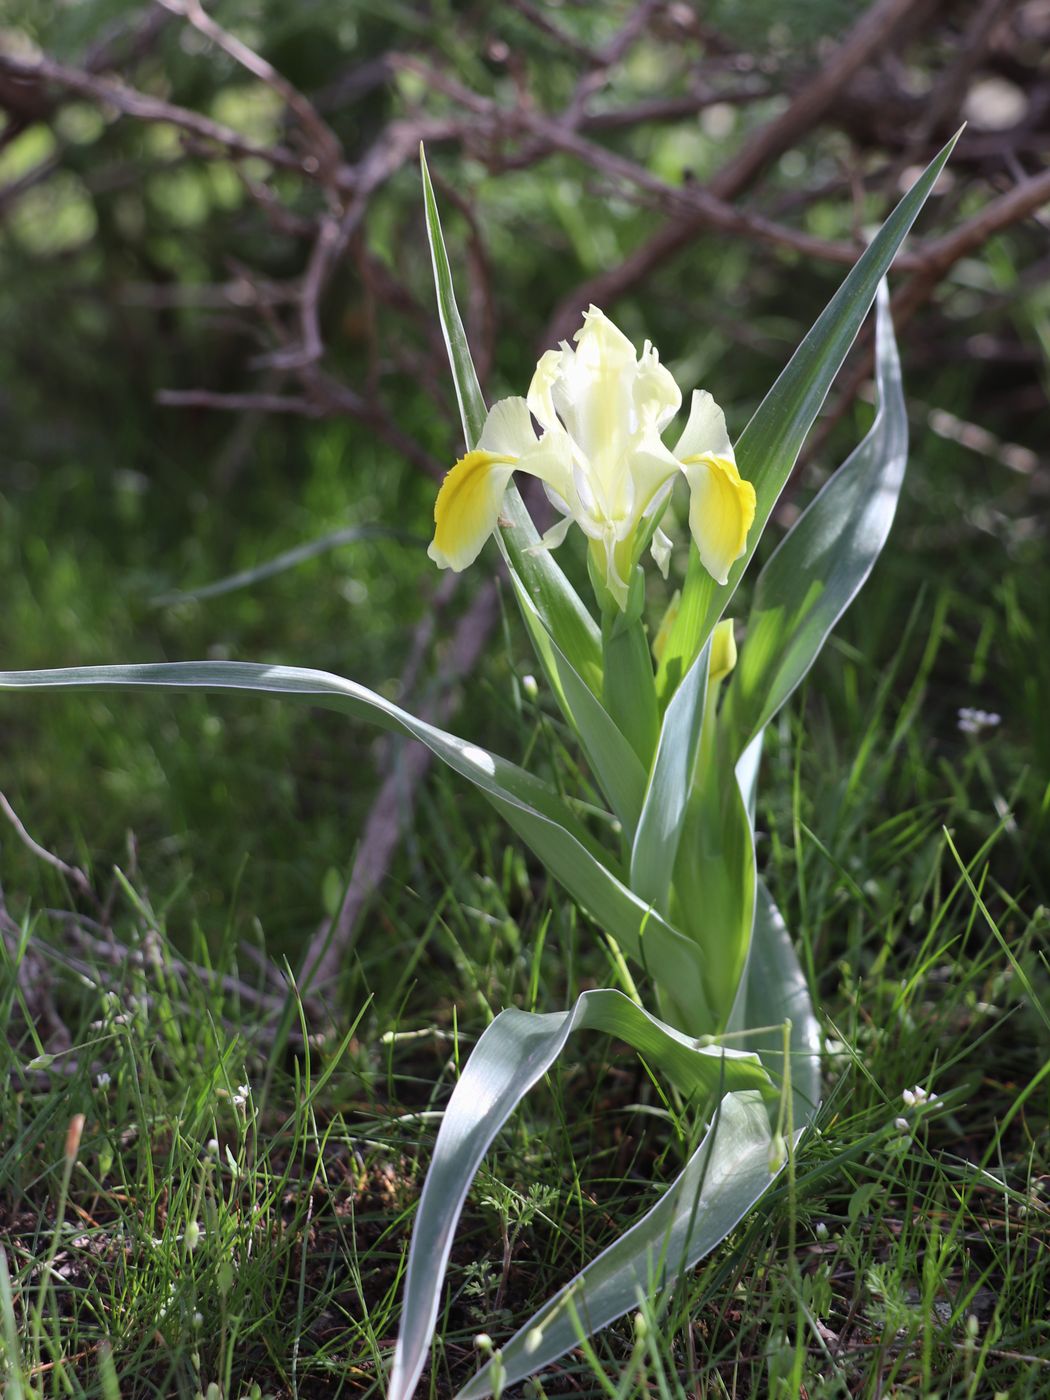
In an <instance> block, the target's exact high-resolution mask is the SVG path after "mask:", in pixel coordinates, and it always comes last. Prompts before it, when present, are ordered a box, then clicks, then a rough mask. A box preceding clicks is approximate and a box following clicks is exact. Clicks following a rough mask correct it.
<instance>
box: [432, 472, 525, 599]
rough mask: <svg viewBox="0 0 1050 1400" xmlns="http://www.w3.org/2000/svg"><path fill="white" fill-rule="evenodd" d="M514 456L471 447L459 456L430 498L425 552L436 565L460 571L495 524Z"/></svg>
mask: <svg viewBox="0 0 1050 1400" xmlns="http://www.w3.org/2000/svg"><path fill="white" fill-rule="evenodd" d="M516 461H517V459H516V458H514V457H503V456H499V455H497V454H496V453H494V452H485V451H483V450H481V449H475V450H474V451H473V452H468V453H467V454H466V456H465V457H461V458H460V459H459V461H458V462H457V463H456V464H455V466H454V467H453V468H452V470H451V471H450V472H449V473H448V475H447V476H446V477H445V479H444V481H443V482H442V483H441V490H440V491H439V492H438V494H437V500H436V501H435V502H434V538H433V540H432V541H431V544H430V548H429V549H428V550H427V553H428V554H429V555H430V557H431V559H433V561H434V563H435V564H437V566H438V568H440V569H452V570H454V572H456V573H457V574H458V573H461V572H462V570H464V569H466V568H468V567H469V566H470V565H471V564H473V562H474V560H475V559H476V558H477V557H478V555H479V554H480V553H481V550H482V548H483V546H484V544H485V541H486V540H487V539H488V537H489V535H491V534H492V532H493V530H494V529H495V528H496V525H497V522H498V521H499V512H500V506H501V505H502V504H503V496H504V493H505V492H506V489H507V482H508V481H509V480H510V476H511V473H512V472H513V470H514V467H515V465H516Z"/></svg>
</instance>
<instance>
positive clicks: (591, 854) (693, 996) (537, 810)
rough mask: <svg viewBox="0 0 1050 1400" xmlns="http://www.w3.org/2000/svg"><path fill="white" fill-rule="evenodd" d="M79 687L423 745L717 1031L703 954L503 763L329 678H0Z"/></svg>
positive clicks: (302, 672) (688, 1014)
mask: <svg viewBox="0 0 1050 1400" xmlns="http://www.w3.org/2000/svg"><path fill="white" fill-rule="evenodd" d="M85 687H87V688H91V689H95V690H99V689H105V690H123V689H134V688H152V689H161V690H178V689H187V688H188V689H192V690H212V691H229V690H240V691H245V690H247V691H261V692H264V693H268V694H277V695H283V696H285V697H287V698H290V699H295V700H299V701H305V702H307V703H309V704H314V705H321V706H325V707H326V708H328V709H335V710H342V711H344V712H348V713H350V714H352V715H355V716H357V717H358V718H361V719H366V720H369V721H370V722H371V723H374V724H379V725H380V726H381V727H383V728H385V729H392V730H395V731H397V732H400V733H402V734H407V735H409V736H410V737H411V738H414V739H418V740H420V742H422V743H424V744H426V746H427V747H428V748H429V749H430V750H431V752H432V753H434V754H436V755H437V757H438V758H440V759H442V760H443V761H444V762H445V763H447V764H448V765H449V767H450V768H452V769H454V770H455V771H456V772H457V773H459V774H461V775H462V776H463V777H464V778H466V779H467V780H468V781H469V782H472V783H473V784H474V785H475V786H476V787H477V788H478V789H479V790H480V791H481V792H483V793H484V794H485V796H486V797H487V798H488V800H489V801H490V802H491V803H492V805H493V806H494V807H495V808H496V810H497V811H498V812H499V813H500V814H501V816H503V818H504V819H505V820H506V822H507V823H508V825H509V826H510V827H512V828H513V830H514V831H516V832H517V833H518V835H519V836H520V837H521V838H522V839H523V840H524V841H525V842H527V844H528V845H530V846H531V847H532V849H533V850H534V851H535V852H536V854H537V855H538V856H539V858H540V860H541V861H542V862H543V864H544V865H545V866H546V868H547V869H548V870H549V871H550V873H551V874H552V875H553V876H554V878H555V879H556V880H558V881H560V883H561V884H563V885H564V886H565V888H566V889H567V890H568V892H569V894H570V895H571V896H572V897H573V899H575V900H576V901H577V902H578V903H579V904H580V905H581V907H582V908H583V909H584V910H586V911H587V913H589V914H590V915H591V916H592V917H593V918H594V919H595V920H596V921H597V922H598V923H599V924H600V925H602V926H603V927H604V928H605V929H606V930H607V931H608V932H609V933H611V934H612V936H613V937H614V938H615V939H616V940H617V942H618V943H619V944H620V946H621V947H622V948H623V950H624V952H626V953H627V955H628V956H629V957H632V958H634V959H635V960H636V961H637V962H638V963H640V964H641V966H642V967H644V968H646V969H647V970H648V971H649V973H650V975H651V976H652V977H654V978H655V979H656V980H657V981H659V982H660V983H662V984H664V985H666V986H667V988H668V989H669V995H670V996H671V998H672V1001H673V1006H674V1011H675V1015H676V1018H678V1019H679V1021H680V1024H681V1025H682V1027H683V1028H684V1029H686V1030H689V1031H691V1032H692V1033H693V1034H696V1035H700V1034H704V1033H705V1032H709V1031H711V1030H713V1029H714V1028H715V1027H714V1024H713V1022H712V1019H711V1013H710V1010H709V1008H708V1004H707V998H706V993H705V989H704V981H703V975H702V963H703V954H702V953H701V951H700V949H699V948H697V946H696V945H695V944H694V943H693V942H692V940H691V939H688V938H686V937H685V935H684V934H682V933H679V932H678V930H677V929H675V928H673V927H672V926H671V925H670V924H669V923H668V922H667V921H666V920H665V919H664V918H662V917H661V915H660V914H658V913H657V912H656V911H655V910H653V909H650V908H648V907H647V906H646V904H645V903H644V902H643V901H642V900H640V899H639V898H638V896H637V895H636V894H634V893H633V892H632V891H631V890H630V889H628V887H627V886H626V885H625V884H624V883H623V881H622V880H620V879H619V878H618V876H617V875H616V874H615V873H614V870H613V869H612V868H611V866H610V864H609V863H608V862H609V860H610V858H609V856H608V855H607V853H606V852H604V851H603V850H602V848H601V846H600V845H599V844H598V843H597V842H596V841H595V840H594V839H593V837H591V835H590V833H589V832H588V831H587V830H586V828H585V827H584V826H583V825H582V824H581V823H580V822H579V821H578V820H577V819H576V817H575V816H574V814H573V813H572V811H571V809H570V808H569V807H568V805H567V804H566V803H565V802H563V801H562V799H561V798H560V797H559V796H558V794H557V793H556V792H555V791H554V790H553V789H552V788H550V787H548V786H547V784H546V783H543V782H541V781H540V779H538V778H536V777H534V776H533V775H532V774H531V773H528V772H526V770H525V769H523V768H519V767H518V766H517V765H516V764H514V763H510V762H508V761H507V759H505V758H500V757H499V756H498V755H497V754H493V753H490V752H489V751H488V750H487V749H483V748H481V747H480V746H479V745H477V744H473V743H470V742H469V741H468V740H465V739H459V738H457V737H456V736H455V735H453V734H448V733H446V732H445V731H444V730H442V729H438V728H436V727H435V726H434V725H432V724H427V723H426V722H425V721H424V720H420V719H417V718H416V717H415V716H414V715H411V714H409V713H408V711H407V710H402V709H401V708H400V707H399V706H397V705H395V704H393V703H392V702H391V701H389V700H386V699H384V698H383V697H382V696H381V695H377V694H375V692H374V691H371V690H368V689H367V688H366V687H365V686H363V685H358V684H357V683H356V682H355V681H350V680H347V679H345V677H342V676H335V675H332V674H331V673H329V672H327V671H315V670H307V669H304V668H302V667H297V666H261V665H256V664H253V663H251V662H246V661H185V662H173V663H159V664H152V665H142V666H83V667H74V668H72V669H68V670H55V671H2V672H0V690H47V689H50V690H74V689H80V688H85Z"/></svg>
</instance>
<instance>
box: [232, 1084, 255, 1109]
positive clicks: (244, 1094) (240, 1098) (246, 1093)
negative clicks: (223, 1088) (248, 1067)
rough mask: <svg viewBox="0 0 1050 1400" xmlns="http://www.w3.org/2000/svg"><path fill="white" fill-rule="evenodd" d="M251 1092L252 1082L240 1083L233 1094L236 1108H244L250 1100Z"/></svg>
mask: <svg viewBox="0 0 1050 1400" xmlns="http://www.w3.org/2000/svg"><path fill="white" fill-rule="evenodd" d="M251 1092H252V1090H251V1085H250V1084H238V1085H237V1092H236V1093H235V1094H233V1096H232V1103H233V1106H234V1108H244V1106H245V1105H246V1104H247V1102H248V1099H249V1097H250V1095H251Z"/></svg>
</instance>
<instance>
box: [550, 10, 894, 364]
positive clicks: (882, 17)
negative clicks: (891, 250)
mask: <svg viewBox="0 0 1050 1400" xmlns="http://www.w3.org/2000/svg"><path fill="white" fill-rule="evenodd" d="M912 9H913V4H912V0H878V2H877V3H876V4H874V5H873V6H871V8H870V9H869V10H866V11H865V13H864V14H863V15H862V16H861V18H860V20H858V22H857V24H855V25H854V27H853V29H851V30H850V32H849V33H848V34H847V35H846V37H845V39H843V41H842V43H841V44H840V45H839V47H838V49H837V50H836V51H835V53H834V54H833V55H832V57H831V58H830V60H829V61H828V62H827V63H826V64H825V65H824V66H823V68H822V70H821V72H820V73H818V74H817V75H816V76H815V77H814V78H812V79H811V81H810V83H809V85H808V86H807V87H805V88H803V89H802V90H801V91H800V92H799V95H798V96H797V97H796V98H795V100H794V101H793V102H792V103H791V104H790V105H789V107H788V108H787V110H786V111H784V112H783V113H781V114H780V116H778V117H775V118H774V119H773V121H772V122H770V123H768V124H767V125H766V126H764V127H762V128H761V129H760V130H759V131H758V132H756V133H755V135H754V136H753V137H752V138H751V139H750V140H749V141H748V142H747V143H746V144H745V146H744V147H743V149H742V150H741V151H740V152H739V153H738V155H737V156H736V157H734V158H733V159H732V160H731V161H729V162H728V163H727V164H726V165H725V166H724V167H723V168H722V170H721V171H719V172H718V173H717V174H716V175H715V176H714V177H713V178H712V180H711V181H710V183H709V185H708V187H707V190H706V192H705V194H706V199H705V201H704V202H703V203H701V201H700V200H699V199H698V200H696V201H695V202H694V203H693V204H692V207H689V206H688V205H684V204H683V205H680V207H679V209H678V210H677V211H675V212H676V214H677V217H675V218H673V219H672V220H670V221H669V222H668V223H667V224H665V225H664V227H663V228H661V229H658V230H657V232H656V233H655V234H654V235H653V237H652V238H651V239H649V240H648V241H647V242H646V243H644V244H643V245H642V246H641V247H639V248H636V249H635V250H634V251H633V252H632V253H630V254H629V255H628V256H627V257H626V258H625V259H624V260H623V262H621V263H620V264H619V265H618V266H617V267H614V268H607V269H605V270H604V271H603V272H601V273H599V274H598V275H597V276H595V277H592V278H589V279H588V280H587V281H585V282H584V283H582V284H581V285H580V286H579V287H577V288H575V289H574V290H573V291H572V292H571V293H570V294H569V295H568V296H567V297H565V298H563V300H562V301H561V302H560V303H559V304H558V306H556V307H555V309H554V312H553V313H552V315H551V317H550V320H549V322H548V326H547V330H546V331H545V332H544V336H543V343H544V344H547V345H551V344H556V343H557V342H558V341H559V340H561V339H562V338H564V336H565V335H566V334H567V333H568V332H569V331H570V330H571V329H572V328H574V327H575V325H576V323H577V322H578V320H579V314H580V312H581V311H582V309H583V308H584V307H585V306H587V305H588V303H590V302H596V303H598V304H599V305H605V306H608V305H609V304H610V303H612V302H614V301H616V300H617V299H618V298H619V297H621V296H623V295H624V294H625V293H626V292H628V291H629V290H630V289H631V288H632V287H635V286H637V285H638V284H639V283H640V282H641V281H643V280H644V279H645V278H646V277H648V276H649V275H650V274H651V273H652V272H654V271H655V270H656V268H658V267H662V266H664V265H665V264H666V263H667V261H668V259H670V258H672V257H674V256H675V255H676V254H678V253H679V252H681V251H682V249H683V248H685V247H687V246H688V245H689V244H690V243H691V242H692V241H693V239H694V238H695V237H696V236H697V234H698V233H699V232H700V231H701V230H702V229H705V228H709V227H718V226H719V225H717V224H715V223H714V220H713V218H712V214H713V212H714V205H715V204H720V205H722V206H723V207H724V208H730V207H731V206H730V205H729V203H728V202H729V201H731V200H733V199H735V198H736V197H737V196H738V195H739V194H741V193H742V192H743V190H745V189H746V188H747V187H748V186H749V185H750V184H752V183H753V181H754V180H755V179H756V178H757V177H758V175H759V174H760V173H761V171H762V170H763V169H765V168H766V166H767V165H769V163H770V162H771V161H773V160H775V159H777V157H778V156H780V155H782V154H783V152H784V151H786V150H788V149H789V148H790V147H791V146H792V145H793V144H794V143H795V142H796V141H797V140H798V139H799V137H800V136H801V135H803V134H804V133H805V132H806V131H808V130H809V129H811V128H812V127H813V126H815V125H816V124H817V123H818V122H819V121H820V119H821V118H822V117H823V116H824V115H825V113H826V112H827V111H828V110H829V109H830V108H831V106H832V105H833V104H834V102H835V100H836V98H837V97H838V95H839V94H840V93H841V92H842V91H843V89H844V88H845V87H846V86H847V84H848V83H849V82H850V80H851V79H852V78H853V77H854V76H855V75H856V73H857V72H858V71H859V70H860V69H861V68H862V67H863V66H864V64H865V63H867V62H868V61H870V59H871V58H872V57H873V56H874V55H875V54H876V53H878V52H879V50H880V49H882V48H883V47H884V46H885V44H886V43H887V42H888V40H889V39H890V37H891V36H892V33H893V30H894V29H895V28H896V26H897V25H898V24H899V23H900V22H901V20H902V19H903V18H904V17H905V16H906V15H907V14H908V12H909V11H910V10H912ZM697 193H699V192H697ZM737 218H738V219H739V220H741V221H742V222H741V223H738V225H737V227H736V228H732V227H730V226H727V225H726V224H725V223H723V224H722V227H723V228H724V229H725V231H726V232H735V233H742V234H745V235H750V234H757V233H758V232H759V230H758V229H756V228H755V227H754V225H753V223H752V222H751V219H752V218H753V216H748V217H747V218H745V217H744V216H742V215H739V214H737ZM763 232H764V234H765V236H766V237H767V238H768V239H769V241H771V242H774V243H778V244H780V245H781V246H787V247H791V246H795V247H796V248H798V251H802V252H806V253H808V254H811V255H813V256H827V251H828V250H827V249H825V250H824V251H823V252H818V251H817V250H816V249H813V248H808V249H807V248H799V247H798V244H797V242H795V241H794V239H793V238H792V237H791V236H790V235H791V234H792V231H791V230H786V229H784V228H783V227H782V226H780V225H765V226H764V228H763ZM821 241H823V240H821ZM857 252H858V250H857V249H855V248H852V247H850V248H848V251H847V256H846V258H845V259H836V260H844V261H850V262H852V261H853V260H854V259H855V258H856V256H857Z"/></svg>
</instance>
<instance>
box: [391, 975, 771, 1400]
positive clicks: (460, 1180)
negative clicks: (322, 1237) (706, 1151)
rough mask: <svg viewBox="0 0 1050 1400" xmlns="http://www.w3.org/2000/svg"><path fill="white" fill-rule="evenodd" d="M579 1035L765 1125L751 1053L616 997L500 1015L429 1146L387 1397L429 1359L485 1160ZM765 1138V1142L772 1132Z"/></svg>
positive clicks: (405, 1388) (398, 1394)
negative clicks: (723, 1094) (459, 1230)
mask: <svg viewBox="0 0 1050 1400" xmlns="http://www.w3.org/2000/svg"><path fill="white" fill-rule="evenodd" d="M577 1030H596V1031H604V1032H605V1033H607V1034H610V1035H615V1036H617V1037H618V1038H619V1039H621V1040H625V1041H627V1042H628V1044H630V1045H632V1046H633V1047H634V1048H635V1049H636V1050H638V1051H639V1052H640V1053H641V1054H643V1055H644V1056H645V1057H646V1058H647V1059H651V1060H652V1061H653V1062H654V1063H655V1064H656V1065H658V1066H660V1067H661V1068H662V1069H664V1070H665V1072H666V1073H667V1074H668V1076H669V1077H670V1078H671V1080H672V1081H673V1082H674V1083H675V1084H676V1085H677V1087H678V1088H679V1089H680V1090H681V1091H682V1092H683V1093H684V1094H686V1095H687V1096H688V1097H690V1098H693V1097H706V1096H708V1095H710V1094H712V1093H716V1092H718V1090H719V1089H720V1087H736V1088H739V1089H747V1090H748V1091H750V1092H749V1094H748V1097H749V1098H752V1097H753V1098H754V1100H755V1102H756V1104H757V1105H758V1106H759V1107H758V1113H759V1115H760V1116H761V1117H762V1120H763V1122H767V1119H766V1114H765V1110H764V1109H763V1108H762V1107H761V1104H762V1094H763V1092H766V1093H768V1091H769V1083H768V1080H767V1079H766V1077H765V1075H764V1072H763V1071H762V1069H761V1067H760V1064H759V1062H758V1059H757V1057H756V1056H754V1055H751V1054H745V1053H743V1052H739V1051H738V1052H733V1051H725V1050H722V1049H721V1048H719V1047H707V1048H705V1049H698V1048H696V1046H695V1045H694V1043H693V1042H692V1041H691V1040H690V1039H688V1038H687V1037H686V1036H684V1035H682V1034H681V1033H680V1032H678V1031H676V1030H674V1029H673V1028H672V1027H670V1026H667V1025H665V1024H664V1023H663V1022H661V1021H658V1020H657V1019H656V1017H655V1016H650V1015H649V1013H648V1012H646V1011H643V1010H642V1008H641V1007H639V1006H636V1005H635V1003H634V1002H632V1001H631V1000H630V999H629V998H627V997H625V996H624V995H623V994H622V993H620V992H615V991H594V992H584V993H583V995H582V996H581V997H579V999H578V1000H577V1002H576V1005H575V1006H574V1007H573V1008H572V1010H571V1011H559V1012H552V1013H546V1014H543V1015H537V1014H534V1013H530V1012H525V1011H518V1010H516V1009H514V1008H512V1009H510V1010H507V1011H504V1012H502V1013H501V1014H500V1015H499V1016H497V1017H496V1019H495V1020H494V1021H493V1023H492V1024H491V1025H490V1026H489V1027H488V1028H487V1030H486V1031H485V1032H484V1034H483V1035H482V1037H481V1039H480V1040H479V1041H478V1043H477V1046H476V1047H475V1049H474V1053H473V1054H472V1055H471V1057H470V1059H469V1060H468V1061H467V1063H466V1066H465V1067H464V1070H463V1074H462V1076H461V1077H460V1080H459V1083H458V1084H457V1085H456V1088H455V1090H454V1091H453V1093H452V1097H451V1099H450V1100H449V1104H448V1107H447V1109H446V1110H445V1114H444V1118H443V1120H442V1124H441V1130H440V1132H439V1133H438V1138H437V1142H436V1143H435V1145H434V1155H433V1157H432V1159H431V1164H430V1169H429V1171H428V1172H427V1178H426V1182H425V1183H424V1186H423V1192H422V1195H421V1196H420V1200H419V1207H418V1210H417V1213H416V1221H415V1226H414V1228H413V1231H412V1244H411V1248H410V1251H409V1261H408V1272H407V1276H406V1281H405V1305H404V1308H405V1310H404V1320H403V1322H402V1327H401V1333H400V1335H399V1337H398V1341H397V1350H396V1352H395V1356H394V1365H393V1369H392V1372H391V1376H390V1385H389V1389H388V1400H409V1397H410V1396H411V1395H412V1394H413V1392H414V1390H415V1387H416V1383H417V1382H418V1380H419V1377H420V1375H421V1373H422V1370H423V1367H424V1365H425V1363H426V1358H427V1352H428V1350H429V1347H430V1338H431V1336H432V1334H433V1331H434V1323H435V1321H436V1319H437V1312H438V1303H439V1300H440V1296H441V1285H442V1281H443V1279H444V1275H445V1269H446V1267H447V1265H448V1258H449V1252H450V1250H451V1248H452V1239H453V1235H454V1234H455V1229H456V1225H457V1223H458V1220H459V1216H460V1213H461V1211H462V1209H463V1203H464V1201H465V1200H466V1195H467V1191H468V1190H469V1188H470V1183H471V1181H473V1179H474V1175H475V1173H476V1171H477V1169H478V1167H479V1165H480V1164H481V1160H482V1158H483V1157H484V1155H485V1153H486V1152H487V1151H488V1149H489V1147H490V1145H491V1143H492V1141H493V1139H494V1138H495V1136H496V1134H497V1133H498V1132H499V1130H500V1128H501V1127H502V1126H503V1124H504V1123H505V1122H506V1121H507V1119H508V1118H509V1117H510V1115H511V1113H513V1111H514V1109H515V1108H516V1107H517V1105H518V1104H519V1103H520V1102H521V1100H522V1099H523V1098H524V1097H525V1095H526V1094H527V1093H528V1091H529V1090H530V1089H531V1088H532V1086H533V1085H534V1084H535V1083H536V1081H537V1080H538V1079H540V1078H541V1077H542V1076H543V1075H544V1074H545V1073H546V1072H547V1070H548V1069H549V1068H550V1066H551V1065H552V1064H553V1063H554V1061H555V1060H556V1059H557V1057H558V1056H559V1055H560V1054H561V1052H562V1050H563V1049H564V1048H565V1045H566V1043H567V1041H568V1038H569V1036H570V1035H572V1034H573V1032H574V1031H577ZM755 1091H758V1092H755ZM766 1133H767V1138H768V1126H767V1128H766ZM727 1228H729V1227H727ZM628 1306H629V1304H628ZM569 1344H570V1345H571V1344H572V1342H570V1343H569ZM558 1354H559V1355H560V1353H558ZM530 1369H534V1367H531V1366H530Z"/></svg>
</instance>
